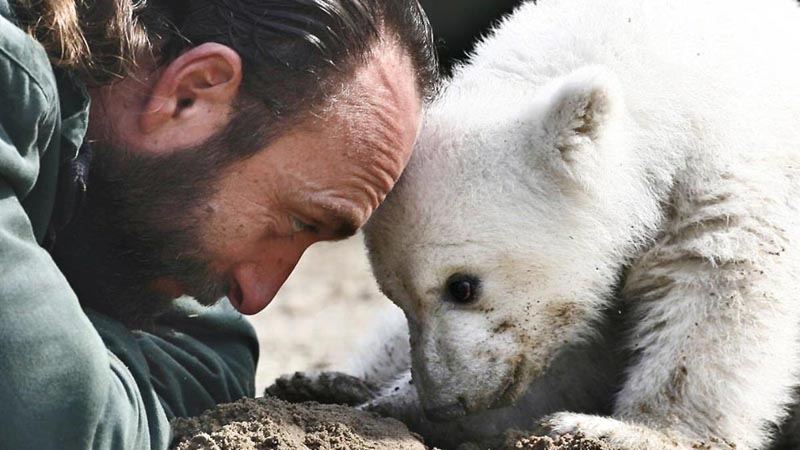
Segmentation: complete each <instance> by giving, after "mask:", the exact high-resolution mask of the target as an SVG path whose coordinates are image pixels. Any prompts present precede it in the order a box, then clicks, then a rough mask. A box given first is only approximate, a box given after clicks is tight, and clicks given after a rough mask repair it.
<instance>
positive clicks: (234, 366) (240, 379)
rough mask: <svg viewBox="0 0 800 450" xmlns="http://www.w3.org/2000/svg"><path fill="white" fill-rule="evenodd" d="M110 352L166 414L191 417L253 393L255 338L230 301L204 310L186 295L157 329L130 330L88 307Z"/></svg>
mask: <svg viewBox="0 0 800 450" xmlns="http://www.w3.org/2000/svg"><path fill="white" fill-rule="evenodd" d="M87 314H88V315H89V318H90V319H91V321H92V323H94V325H95V327H96V328H97V330H98V331H99V333H100V335H101V336H102V338H103V341H104V342H105V343H106V346H107V347H108V349H109V350H111V352H113V353H114V354H115V355H117V356H118V357H119V358H120V359H121V360H122V361H123V362H125V363H126V364H127V365H128V367H131V369H132V370H134V368H142V367H146V368H147V370H146V371H144V370H143V371H142V373H140V374H137V373H134V375H135V378H136V379H137V380H146V383H147V386H146V388H147V389H151V388H152V389H153V390H154V391H155V393H156V394H157V395H158V397H159V398H160V399H161V402H162V406H163V407H164V410H165V412H166V414H167V417H169V418H170V419H172V418H173V417H191V416H196V415H199V414H200V413H202V412H203V411H205V410H207V409H209V408H212V407H214V406H215V405H217V404H219V403H227V402H232V401H234V400H237V399H239V398H242V397H253V396H254V394H255V370H256V364H257V361H258V340H257V339H256V335H255V331H254V330H253V328H252V326H251V325H250V323H249V322H247V320H245V318H244V317H243V316H242V315H241V314H239V313H238V312H236V310H234V309H233V307H232V306H230V303H228V302H227V301H222V302H220V303H219V304H217V305H216V306H214V307H212V308H206V307H202V306H200V305H198V304H197V303H195V302H193V301H191V300H188V299H186V301H183V300H181V301H178V302H177V303H176V305H175V307H174V309H173V310H172V311H170V312H169V313H168V314H167V315H165V316H164V317H162V318H161V319H159V320H158V322H157V325H156V327H155V329H153V330H151V331H149V332H144V331H133V332H131V331H129V330H128V329H127V328H125V327H124V326H123V325H122V324H121V323H119V322H117V321H115V320H112V319H110V318H108V317H107V316H104V315H102V314H100V313H96V312H93V311H87Z"/></svg>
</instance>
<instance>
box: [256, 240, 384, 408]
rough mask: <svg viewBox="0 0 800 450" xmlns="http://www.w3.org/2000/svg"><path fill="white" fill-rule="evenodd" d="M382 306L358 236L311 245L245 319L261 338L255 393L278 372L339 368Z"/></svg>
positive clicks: (262, 388)
mask: <svg viewBox="0 0 800 450" xmlns="http://www.w3.org/2000/svg"><path fill="white" fill-rule="evenodd" d="M388 308H394V306H393V305H391V304H390V302H389V300H388V299H386V297H384V296H383V295H382V294H381V293H380V292H379V291H378V288H377V285H376V284H375V281H374V279H373V277H372V273H371V272H370V269H369V263H368V261H367V256H366V249H365V248H364V244H363V238H362V236H361V235H360V234H359V235H357V236H355V237H353V238H351V239H348V240H346V241H341V242H334V243H320V244H316V245H314V246H312V247H311V248H310V249H309V250H308V251H307V252H306V254H305V255H304V256H303V258H302V259H301V261H300V264H298V266H297V268H296V269H295V271H294V273H293V274H292V276H291V277H290V278H289V280H288V281H287V282H286V284H285V285H284V286H283V288H282V289H281V291H280V292H279V293H278V296H277V297H276V298H275V300H273V302H272V303H271V304H270V305H269V306H268V307H267V308H266V309H265V310H264V311H262V312H261V313H259V314H258V315H256V316H253V317H252V318H251V320H252V323H253V325H254V326H255V328H256V331H257V332H258V336H259V340H260V342H261V357H260V360H259V364H258V371H257V373H256V392H257V395H259V396H260V395H261V393H263V391H264V388H265V387H267V386H268V385H270V384H272V382H273V380H274V379H275V378H277V377H278V376H280V375H282V374H286V373H292V372H294V371H303V370H334V369H336V368H340V367H341V366H342V364H344V362H345V360H346V358H347V356H348V354H352V353H349V352H352V351H353V348H354V347H355V346H356V345H357V343H358V342H359V339H363V338H364V336H365V334H367V333H369V332H370V331H369V324H370V323H371V321H372V320H373V319H374V318H375V317H376V315H378V314H381V313H382V312H385V311H386V309H388Z"/></svg>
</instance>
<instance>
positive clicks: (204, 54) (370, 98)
mask: <svg viewBox="0 0 800 450" xmlns="http://www.w3.org/2000/svg"><path fill="white" fill-rule="evenodd" d="M136 14H138V15H137V20H138V21H139V22H137V23H139V24H140V25H141V26H142V28H143V29H144V30H145V31H146V32H147V39H148V40H149V42H150V43H151V47H146V48H143V49H142V50H141V51H139V52H138V56H137V65H136V66H135V67H133V68H130V73H128V74H127V75H126V76H124V77H123V78H122V79H121V80H118V81H115V82H113V83H105V84H97V85H94V86H93V87H92V89H91V95H92V100H93V105H92V111H91V115H90V131H89V138H90V139H91V142H92V144H93V148H94V159H95V162H94V163H93V166H92V169H91V172H90V180H89V194H88V202H87V206H86V208H85V209H84V211H83V214H82V215H81V217H80V218H79V220H77V221H76V222H75V223H73V224H72V225H71V226H70V227H69V229H68V230H65V232H63V233H62V234H60V235H59V236H58V240H57V243H56V250H55V255H56V259H57V261H58V262H59V264H60V265H61V267H62V269H63V270H64V271H65V273H66V274H67V276H68V278H69V279H70V281H71V282H72V284H73V286H74V287H75V289H76V291H78V294H79V296H80V297H81V299H82V301H83V302H85V303H88V304H89V305H90V306H93V307H95V308H98V309H101V310H103V311H106V312H109V313H112V314H114V315H116V316H121V318H122V319H124V320H129V321H131V322H137V321H139V320H141V319H143V318H145V319H146V318H147V317H149V316H151V315H152V314H153V312H154V309H158V308H161V307H163V305H164V304H165V302H166V301H167V300H170V299H172V298H175V297H178V296H180V295H182V294H189V295H192V296H195V297H196V298H198V300H200V301H201V302H203V303H211V302H213V301H215V300H217V299H218V298H219V297H221V296H223V295H228V296H229V297H230V299H231V301H232V303H233V304H234V305H236V306H237V307H238V308H239V309H240V310H241V311H243V312H245V313H255V312H257V311H259V310H261V309H262V308H263V307H264V306H266V304H268V303H269V301H270V300H271V299H272V297H273V296H274V295H275V293H276V292H277V290H278V288H279V287H280V286H281V285H282V284H283V282H284V280H285V279H286V277H287V276H288V275H289V273H290V272H291V270H292V269H293V267H294V266H295V264H296V263H297V261H298V260H299V258H300V256H301V255H302V253H303V251H304V250H305V249H306V248H307V247H308V246H309V245H311V244H313V243H314V242H317V241H321V240H332V239H339V238H343V237H346V236H349V235H351V234H353V233H354V232H355V230H356V229H358V228H359V227H360V226H361V225H363V224H364V223H365V222H366V220H367V218H368V217H369V216H370V214H371V213H372V211H373V210H374V209H375V208H376V207H377V206H378V204H379V203H380V202H381V201H382V200H383V198H384V197H385V195H386V194H387V193H388V192H389V190H390V189H391V188H392V186H393V185H394V183H395V181H396V180H397V179H398V178H399V176H400V173H401V172H402V170H403V168H404V167H405V165H406V163H407V162H408V159H409V157H410V154H411V149H412V147H413V144H414V140H415V138H416V134H417V129H418V128H419V121H420V118H421V109H422V103H423V100H424V98H426V97H427V96H429V95H430V94H431V91H432V89H433V85H434V81H435V77H436V69H435V62H436V61H435V56H434V53H433V48H432V42H431V35H430V30H429V27H428V25H427V22H426V20H425V18H424V15H423V14H422V11H421V10H420V9H419V6H418V5H417V3H416V1H414V0H405V1H404V0H395V1H386V0H338V1H337V0H293V1H291V0H273V1H261V0H259V1H256V0H186V1H174V0H173V1H166V0H164V1H162V2H158V1H154V2H150V3H148V4H147V6H145V7H144V9H142V10H140V11H138V13H136Z"/></svg>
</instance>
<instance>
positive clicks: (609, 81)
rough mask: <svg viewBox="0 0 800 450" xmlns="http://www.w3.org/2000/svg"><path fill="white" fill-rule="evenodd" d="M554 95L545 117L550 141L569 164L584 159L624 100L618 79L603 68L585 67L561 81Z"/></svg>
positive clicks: (552, 91) (545, 128)
mask: <svg viewBox="0 0 800 450" xmlns="http://www.w3.org/2000/svg"><path fill="white" fill-rule="evenodd" d="M550 92H551V94H550V99H549V100H548V105H547V106H546V108H547V109H546V112H545V117H544V132H545V133H546V135H547V137H548V140H550V142H551V143H552V144H553V145H555V147H556V149H558V151H559V152H561V156H562V157H563V158H564V161H565V162H567V163H574V162H577V160H581V159H584V158H585V157H587V156H588V155H585V153H586V152H587V151H591V150H593V149H595V148H596V146H597V142H598V140H599V139H600V138H601V137H602V136H603V134H604V132H605V131H606V130H607V129H608V128H609V126H610V124H611V121H612V120H613V116H614V113H615V111H616V109H617V102H619V101H620V100H621V99H620V98H619V97H620V93H619V87H618V82H617V79H616V77H615V76H614V75H613V74H611V73H610V72H609V71H608V70H606V69H604V68H602V67H594V66H592V67H584V68H582V69H579V70H577V71H575V72H573V73H571V74H569V75H567V76H566V77H564V78H562V79H560V80H558V81H557V82H556V84H555V86H554V88H553V90H551V91H550ZM588 157H589V158H591V156H588Z"/></svg>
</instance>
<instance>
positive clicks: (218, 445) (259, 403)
mask: <svg viewBox="0 0 800 450" xmlns="http://www.w3.org/2000/svg"><path fill="white" fill-rule="evenodd" d="M172 429H173V435H174V440H173V442H174V446H173V450H200V449H203V450H267V449H270V450H271V449H275V450H290V449H291V450H294V449H302V450H305V449H309V450H425V449H427V447H425V445H423V444H422V442H421V440H420V438H419V437H417V436H416V435H414V434H412V433H411V432H409V431H408V429H407V428H406V427H405V426H404V425H403V424H402V423H400V422H398V421H396V420H393V419H386V418H381V417H379V416H377V415H375V414H371V413H366V412H361V411H357V410H354V409H352V408H347V407H344V406H337V405H320V404H318V403H297V404H294V403H286V402H284V401H281V400H278V399H275V398H271V397H264V398H259V399H243V400H240V401H238V402H236V403H230V404H227V405H220V406H219V407H217V408H215V409H212V410H210V411H207V412H205V413H204V414H203V415H202V416H199V417H194V418H191V419H176V420H175V421H174V422H173V423H172Z"/></svg>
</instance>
